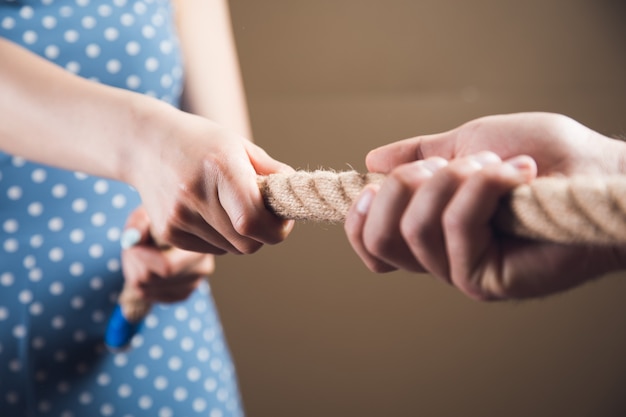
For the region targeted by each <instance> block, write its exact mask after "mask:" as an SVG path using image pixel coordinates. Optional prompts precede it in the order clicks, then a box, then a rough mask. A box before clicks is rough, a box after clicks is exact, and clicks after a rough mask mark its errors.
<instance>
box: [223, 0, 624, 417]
mask: <svg viewBox="0 0 626 417" xmlns="http://www.w3.org/2000/svg"><path fill="white" fill-rule="evenodd" d="M230 4H231V13H232V19H233V25H234V30H235V36H236V40H237V44H238V48H239V53H240V59H241V65H242V69H243V75H244V81H245V85H246V90H247V94H248V100H249V105H250V112H251V117H252V123H253V129H254V136H255V140H256V142H257V143H259V144H260V145H261V146H263V147H264V148H265V149H266V150H267V151H268V152H269V153H270V154H271V155H272V156H274V157H275V158H277V159H280V160H282V161H284V162H286V163H289V164H290V165H292V166H294V167H296V168H301V169H316V168H328V169H336V170H342V169H348V168H350V167H352V168H354V169H357V170H365V164H364V158H365V155H366V153H367V152H368V151H369V150H370V149H372V148H374V147H377V146H379V145H382V144H385V143H388V142H391V141H395V140H399V139H404V138H408V137H412V136H416V135H419V134H427V133H435V132H440V131H444V130H448V129H452V128H454V127H456V126H458V125H460V124H462V123H464V122H467V121H469V120H471V119H474V118H476V117H479V116H483V115H488V114H496V113H510V112H519V111H550V112H559V113H564V114H567V115H569V116H571V117H573V118H575V119H577V120H579V121H581V122H582V123H583V124H586V125H587V126H589V127H591V128H593V129H595V130H597V131H600V132H601V133H604V134H606V135H611V136H614V135H620V134H624V133H626V111H625V110H626V25H625V24H624V23H625V20H624V18H625V17H626V14H625V12H626V2H623V1H621V0H525V1H508V0H474V1H466V0H316V1H302V0H264V1H255V0H231V2H230ZM625 281H626V280H625V279H624V277H621V276H610V277H607V278H605V279H602V280H599V281H597V282H594V283H592V284H588V285H585V286H583V287H581V288H578V289H576V290H573V291H570V292H568V293H565V294H561V295H558V296H554V297H552V298H546V299H541V300H535V301H526V302H522V303H499V304H481V303H477V302H474V301H471V300H469V299H467V298H465V297H464V296H462V295H461V294H459V293H458V292H456V291H455V290H454V289H452V288H450V287H448V286H446V285H444V284H442V283H440V282H438V281H435V280H434V279H433V278H431V277H430V276H428V275H414V274H407V273H401V272H395V273H391V274H385V275H377V274H373V273H371V272H369V271H368V270H367V269H366V268H365V267H364V266H363V264H362V263H361V262H360V260H359V259H358V258H357V256H356V255H355V254H354V253H353V252H352V250H351V248H350V246H349V245H348V242H347V240H346V238H345V236H344V234H343V229H342V227H341V226H338V225H324V224H312V223H300V224H298V225H297V226H296V228H295V230H294V232H293V233H292V235H291V237H290V238H289V239H288V240H287V242H285V243H284V244H282V245H278V246H273V247H266V248H263V249H262V250H261V251H260V252H258V253H257V254H255V255H252V256H247V257H228V256H227V257H223V258H220V259H219V263H218V270H217V274H216V275H215V276H214V277H213V278H212V285H213V291H214V295H215V298H216V301H217V303H218V307H219V309H220V312H221V316H222V319H223V323H224V328H225V332H226V335H227V337H228V340H229V343H230V347H231V349H232V352H233V356H234V359H235V362H236V366H237V369H238V373H239V380H240V384H241V388H242V394H243V400H244V404H245V407H246V409H247V413H248V415H249V417H269V416H271V417H283V416H284V417H293V416H298V417H308V416H311V417H312V416H316V417H318V416H325V417H335V416H359V417H369V416H372V417H373V416H394V417H403V416H412V417H413V416H481V417H488V416H498V417H500V416H505V415H506V416H508V417H516V416H531V415H532V416H534V417H541V416H568V417H576V416H581V417H582V416H624V415H626V396H625V395H624V387H626V302H625V301H626V282H625Z"/></svg>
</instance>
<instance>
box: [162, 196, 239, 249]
mask: <svg viewBox="0 0 626 417" xmlns="http://www.w3.org/2000/svg"><path fill="white" fill-rule="evenodd" d="M216 200H217V198H214V199H213V201H216ZM215 210H217V211H218V212H219V213H220V214H216V213H215ZM215 210H214V209H213V208H209V210H208V214H207V216H208V217H207V218H204V217H202V215H201V214H200V213H198V212H194V211H192V210H191V209H189V208H187V207H182V206H179V207H178V209H177V212H176V217H175V219H174V220H172V221H171V222H170V225H168V228H167V229H166V230H165V233H164V236H162V237H161V239H163V240H165V241H167V242H169V243H170V244H172V245H174V246H176V247H178V248H181V249H185V250H190V251H194V252H202V253H211V254H214V255H220V254H224V253H233V254H240V253H241V252H240V251H239V250H238V249H237V248H236V247H235V246H233V245H232V244H231V242H229V241H228V239H227V238H226V237H225V236H223V235H222V234H221V233H220V232H218V231H217V230H216V229H215V228H214V227H213V226H214V225H216V223H217V222H225V223H229V221H228V220H224V219H227V216H226V214H225V213H223V210H221V208H218V209H215Z"/></svg>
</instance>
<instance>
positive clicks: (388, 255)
mask: <svg viewBox="0 0 626 417" xmlns="http://www.w3.org/2000/svg"><path fill="white" fill-rule="evenodd" d="M625 146H626V145H624V144H623V143H622V142H619V141H615V140H612V139H609V138H607V137H604V136H602V135H600V134H598V133H597V132H594V131H592V130H590V129H588V128H586V127H584V126H582V125H580V124H579V123H577V122H575V121H573V120H571V119H569V118H566V117H564V116H560V115H553V114H541V113H528V114H516V115H508V116H494V117H488V118H483V119H478V120H476V121H473V122H470V123H468V124H466V125H463V126H461V127H460V128H457V129H455V130H452V131H450V132H447V133H442V134H438V135H431V136H425V137H418V138H413V139H408V140H406V141H401V142H396V143H393V144H390V145H387V146H384V147H382V148H379V149H377V150H374V151H372V152H371V153H370V154H369V155H368V158H367V164H368V168H369V169H370V170H372V171H378V172H385V173H387V174H388V178H387V179H386V181H385V182H384V183H383V184H382V186H381V187H380V189H378V188H377V187H372V186H370V187H368V188H367V189H366V190H364V192H363V194H362V196H361V197H360V199H359V200H357V202H356V204H355V205H354V206H353V207H352V209H351V211H350V213H348V217H347V220H346V224H345V230H346V233H347V236H348V239H349V241H350V243H351V244H352V246H353V248H354V249H355V251H356V252H357V254H358V255H359V256H360V257H361V259H362V260H363V262H364V263H365V264H366V266H367V267H368V268H369V269H370V270H372V271H375V272H386V271H392V270H395V269H404V270H408V271H412V272H429V273H431V274H433V275H435V276H436V277H438V278H440V279H442V280H444V281H445V282H448V283H450V284H452V285H454V286H456V287H457V288H459V289H460V290H461V291H462V292H464V293H465V294H467V295H468V296H470V297H472V298H475V299H481V300H493V299H506V298H525V297H534V296H541V295H546V294H551V293H554V292H557V291H562V290H565V289H567V288H570V287H573V286H575V285H578V284H580V283H582V282H584V281H587V280H589V279H592V278H595V277H598V276H600V275H602V274H605V273H607V272H610V271H613V270H617V269H620V268H623V267H624V266H625V264H624V259H626V257H625V255H626V252H625V250H624V249H623V248H615V247H586V246H564V245H557V244H552V243H545V242H535V241H528V240H524V239H519V238H515V237H510V236H503V235H501V234H498V233H497V232H496V231H495V230H494V229H493V228H492V226H491V219H492V217H493V215H494V214H495V211H496V208H497V205H498V201H499V199H500V197H502V196H504V195H505V194H506V193H508V192H509V191H511V190H512V189H513V188H514V187H516V186H518V185H520V184H523V183H526V182H529V181H531V180H532V179H533V178H535V176H536V175H565V176H570V175H574V174H577V175H610V174H619V173H620V171H621V169H622V161H623V160H624V159H623V157H624V152H625V150H624V147H625ZM487 150H489V152H486V151H487ZM522 154H526V155H522ZM503 160H504V161H503Z"/></svg>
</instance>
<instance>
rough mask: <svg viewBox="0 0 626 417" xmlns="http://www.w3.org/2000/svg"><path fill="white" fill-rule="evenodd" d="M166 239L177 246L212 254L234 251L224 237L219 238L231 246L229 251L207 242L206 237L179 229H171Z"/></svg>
mask: <svg viewBox="0 0 626 417" xmlns="http://www.w3.org/2000/svg"><path fill="white" fill-rule="evenodd" d="M168 241H169V242H170V243H171V244H172V245H174V246H175V247H177V248H180V249H184V250H188V251H192V252H199V253H210V254H212V255H224V254H226V253H229V252H230V253H234V252H236V251H235V250H234V247H232V245H230V244H228V241H226V240H225V239H221V240H220V242H222V245H223V246H227V247H229V248H232V249H231V250H230V251H227V250H225V249H222V248H221V247H218V246H216V245H213V244H211V243H210V242H207V240H206V238H201V237H198V236H197V235H195V234H193V233H189V232H185V231H183V230H180V229H178V230H174V231H172V232H171V234H170V235H169V238H168ZM237 253H238V252H237Z"/></svg>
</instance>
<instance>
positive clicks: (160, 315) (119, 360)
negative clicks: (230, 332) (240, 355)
mask: <svg viewBox="0 0 626 417" xmlns="http://www.w3.org/2000/svg"><path fill="white" fill-rule="evenodd" d="M0 36H1V37H4V38H7V39H9V40H11V41H13V42H15V43H17V44H20V45H22V46H23V47H25V48H27V49H29V50H31V51H33V52H35V53H37V54H39V55H41V56H42V57H44V58H46V59H48V60H50V61H52V62H54V63H56V64H57V65H59V66H60V67H62V68H65V69H66V70H67V71H70V72H72V73H75V74H78V75H80V76H82V77H85V78H88V79H91V80H94V81H97V82H100V83H104V84H107V85H113V86H117V87H121V88H127V89H131V90H134V91H138V92H141V93H144V94H148V95H151V96H153V97H157V98H159V99H161V100H164V101H168V102H170V103H172V104H174V105H178V101H179V97H180V93H181V89H182V76H183V68H182V61H181V59H180V53H179V48H178V42H177V39H176V37H175V31H174V27H173V21H172V10H171V6H170V4H169V2H168V1H165V0H143V1H137V0H109V1H95V0H0ZM78 145H80V144H78ZM138 204H139V199H138V196H137V194H136V193H135V191H134V190H132V189H131V188H130V187H128V186H127V185H124V184H121V183H118V182H114V181H109V180H105V179H101V178H95V177H91V176H89V175H85V174H84V173H73V172H67V171H62V170H58V169H54V168H51V167H46V166H42V165H39V164H35V163H31V162H29V161H26V160H24V159H23V158H18V157H12V156H10V155H7V154H4V153H1V152H0V414H1V415H3V416H4V415H7V416H21V415H32V416H37V417H40V416H61V417H78V416H87V415H88V416H113V417H130V416H132V417H144V416H151V417H153V416H158V417H174V416H185V417H187V416H189V417H193V416H205V417H207V416H208V417H226V416H229V417H230V416H240V415H242V414H243V412H242V407H241V404H240V399H239V394H238V391H237V382H236V377H235V371H234V368H233V364H232V361H231V358H230V356H229V352H228V349H227V347H226V344H225V341H224V340H223V334H222V330H221V327H220V323H219V318H218V316H217V313H216V311H215V308H214V305H213V303H212V300H211V295H210V290H209V287H208V285H206V284H203V286H202V287H201V288H200V289H199V290H198V291H196V292H195V293H194V294H193V295H192V296H191V297H190V298H189V299H188V300H187V301H185V302H182V303H178V304H174V305H169V306H168V305H165V306H156V307H155V308H153V310H152V312H151V313H150V315H149V316H148V317H147V319H146V320H145V323H144V326H143V329H142V330H141V331H140V333H139V334H138V335H137V336H135V338H134V339H133V341H132V346H133V349H132V350H130V351H128V352H125V353H117V354H111V353H109V352H108V351H106V349H105V348H104V346H103V343H102V338H103V335H104V330H105V326H106V322H107V318H108V317H109V315H110V313H111V311H112V309H113V306H114V305H115V303H116V300H117V296H118V294H119V291H120V288H121V285H122V282H123V278H122V275H121V274H122V266H121V262H120V248H119V237H120V234H121V231H122V229H123V227H124V223H125V221H126V218H127V216H128V214H129V213H130V211H131V210H133V209H134V208H135V207H136V206H137V205H138ZM35 382H36V383H35Z"/></svg>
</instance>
